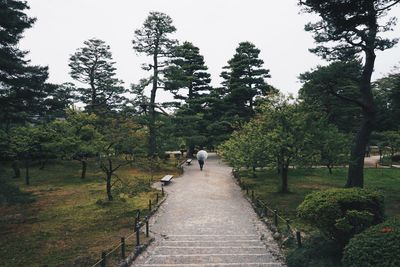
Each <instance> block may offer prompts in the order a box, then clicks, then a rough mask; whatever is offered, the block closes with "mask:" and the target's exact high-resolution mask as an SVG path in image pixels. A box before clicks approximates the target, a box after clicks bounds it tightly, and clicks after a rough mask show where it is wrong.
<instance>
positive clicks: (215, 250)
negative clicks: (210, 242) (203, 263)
mask: <svg viewBox="0 0 400 267" xmlns="http://www.w3.org/2000/svg"><path fill="white" fill-rule="evenodd" d="M155 254H156V255H196V254H267V251H266V249H265V246H253V247H230V246H226V247H176V246H164V247H158V248H157V249H156V251H155Z"/></svg>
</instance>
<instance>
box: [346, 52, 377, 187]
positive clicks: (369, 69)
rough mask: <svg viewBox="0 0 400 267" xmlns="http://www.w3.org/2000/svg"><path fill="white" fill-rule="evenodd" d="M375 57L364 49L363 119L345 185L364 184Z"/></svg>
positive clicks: (369, 133)
mask: <svg viewBox="0 0 400 267" xmlns="http://www.w3.org/2000/svg"><path fill="white" fill-rule="evenodd" d="M375 57H376V56H375V54H374V52H373V49H372V50H371V51H366V57H365V65H364V70H363V74H362V77H361V83H360V92H361V96H362V103H363V107H362V115H363V119H362V122H361V126H360V129H359V131H358V133H357V135H356V137H355V140H354V145H353V148H352V150H351V154H350V163H349V172H348V176H347V183H346V187H363V186H364V157H365V148H366V147H367V145H368V143H369V138H370V136H371V133H372V130H373V128H374V123H375V113H376V111H375V105H374V98H373V95H372V89H371V76H372V73H373V70H374V65H375Z"/></svg>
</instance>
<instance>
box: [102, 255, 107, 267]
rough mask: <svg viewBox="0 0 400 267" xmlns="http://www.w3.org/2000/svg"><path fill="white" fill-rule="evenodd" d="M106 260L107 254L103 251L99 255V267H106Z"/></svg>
mask: <svg viewBox="0 0 400 267" xmlns="http://www.w3.org/2000/svg"><path fill="white" fill-rule="evenodd" d="M106 258H107V253H106V252H105V251H103V252H102V253H101V267H106Z"/></svg>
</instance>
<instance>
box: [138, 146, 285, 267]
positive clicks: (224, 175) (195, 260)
mask: <svg viewBox="0 0 400 267" xmlns="http://www.w3.org/2000/svg"><path fill="white" fill-rule="evenodd" d="M165 189H166V191H167V192H168V193H169V194H168V198H167V200H166V201H165V203H164V204H163V205H162V206H161V208H160V210H159V211H158V213H157V214H156V215H155V216H154V217H153V218H152V222H151V227H150V229H151V232H152V234H153V235H154V237H155V242H153V244H152V245H151V246H150V247H149V248H148V249H147V250H146V252H144V253H143V254H142V255H141V256H139V257H138V258H137V259H136V261H135V262H134V263H133V265H132V266H160V267H161V266H276V267H278V266H284V264H283V263H282V261H281V260H279V259H281V258H282V257H281V256H280V251H279V248H278V245H277V244H276V243H275V241H274V239H273V238H272V235H271V232H270V231H269V230H267V228H266V227H265V225H264V224H263V223H262V222H261V221H260V220H259V219H258V217H257V215H256V213H255V212H254V211H253V209H252V207H251V205H250V204H249V202H248V201H247V200H246V199H245V198H244V197H243V195H242V193H241V190H240V188H239V187H238V186H237V185H236V184H235V182H234V180H233V179H232V176H231V169H230V167H228V166H227V165H225V164H223V163H222V162H221V161H220V160H219V159H218V158H217V156H216V155H215V154H211V155H210V157H209V158H208V160H207V162H206V164H205V166H204V169H203V171H200V168H199V166H198V165H197V164H192V165H190V166H186V167H185V169H184V175H183V176H182V177H181V178H178V179H175V180H174V181H173V182H172V183H171V184H170V185H168V186H166V187H165Z"/></svg>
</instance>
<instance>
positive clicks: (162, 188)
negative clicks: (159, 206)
mask: <svg viewBox="0 0 400 267" xmlns="http://www.w3.org/2000/svg"><path fill="white" fill-rule="evenodd" d="M161 195H162V196H164V185H163V184H161Z"/></svg>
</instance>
